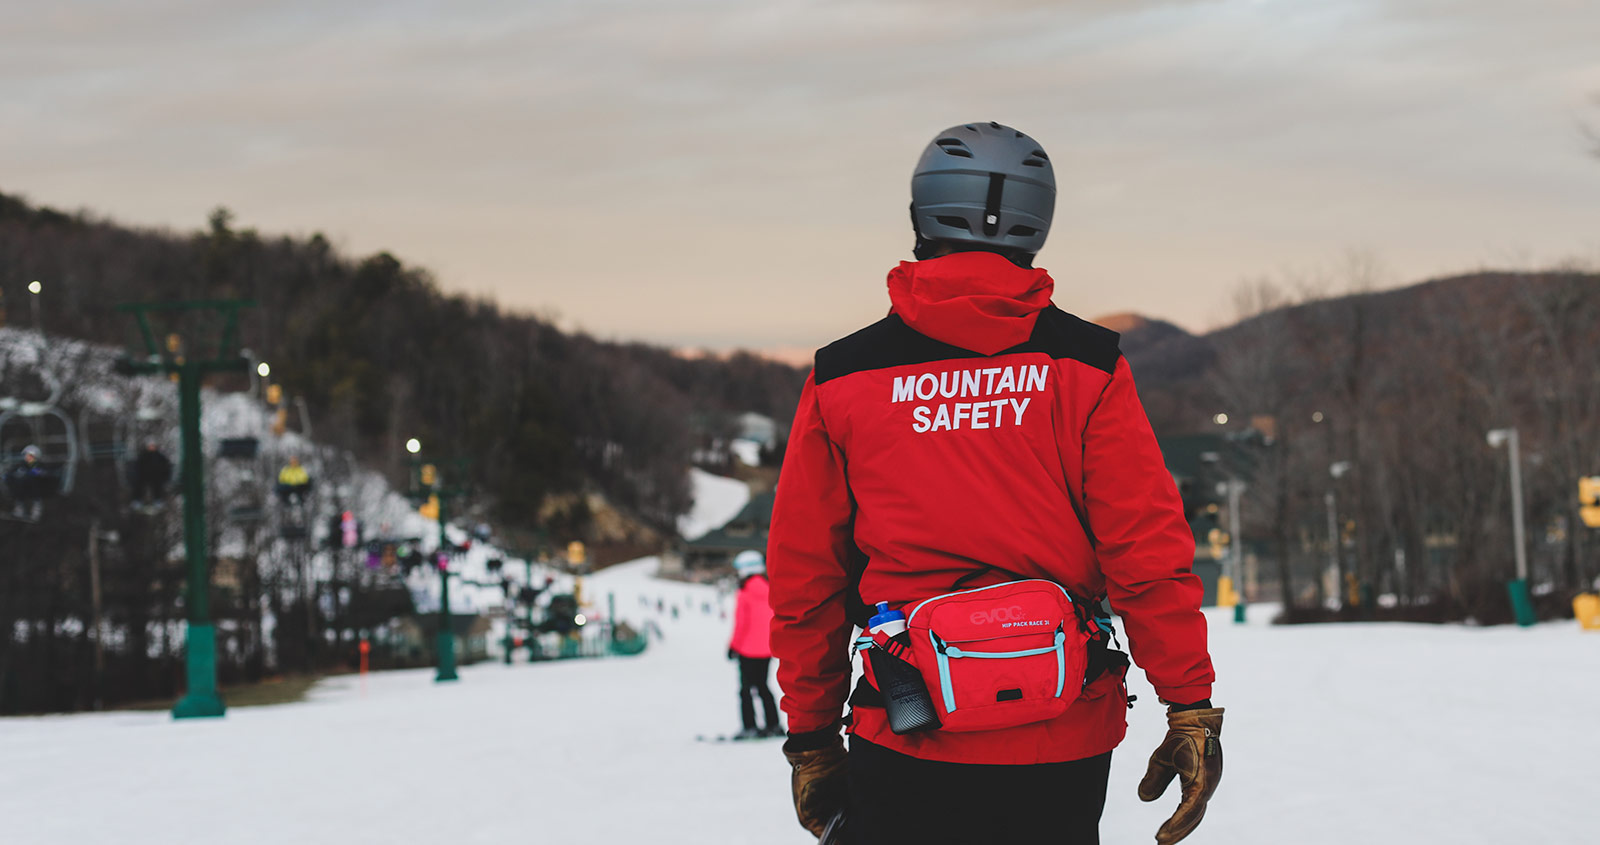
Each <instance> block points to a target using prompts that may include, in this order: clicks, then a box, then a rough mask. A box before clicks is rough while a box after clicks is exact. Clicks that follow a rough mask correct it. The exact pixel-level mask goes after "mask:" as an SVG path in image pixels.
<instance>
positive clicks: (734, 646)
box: [728, 550, 783, 739]
mask: <svg viewBox="0 0 1600 845" xmlns="http://www.w3.org/2000/svg"><path fill="white" fill-rule="evenodd" d="M733 569H734V572H736V573H738V575H739V602H738V605H737V606H736V607H735V608H734V611H733V637H732V639H730V640H729V641H728V659H729V660H734V659H737V660H738V661H739V715H740V717H741V718H743V719H744V729H743V730H741V731H739V733H738V734H736V735H735V736H734V738H735V739H756V738H758V737H764V736H783V725H781V724H779V722H778V702H777V701H776V700H775V699H774V698H773V697H772V688H771V687H770V686H768V685H767V678H768V671H769V668H770V666H771V664H772V642H771V634H772V608H771V607H770V606H769V605H768V604H767V589H768V587H767V561H766V558H765V557H763V556H762V554H761V553H760V552H758V551H754V550H747V551H743V552H740V553H739V554H738V555H737V556H735V557H734V559H733ZM755 695H760V696H761V704H762V706H763V707H764V708H765V710H766V714H765V715H766V721H765V722H764V723H763V727H761V728H757V727H756V702H755Z"/></svg>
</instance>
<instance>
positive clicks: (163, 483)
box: [128, 442, 172, 507]
mask: <svg viewBox="0 0 1600 845" xmlns="http://www.w3.org/2000/svg"><path fill="white" fill-rule="evenodd" d="M170 481H172V461H170V460H167V456H166V455H163V454H161V447H159V446H157V445H156V444H155V443H154V442H150V443H146V444H144V449H143V450H142V451H140V452H139V456H138V457H136V458H134V459H133V466H132V468H130V469H129V471H128V483H129V484H130V485H132V487H133V500H134V501H135V502H136V503H138V504H139V505H142V506H145V507H150V506H153V505H156V504H159V503H160V501H161V500H162V499H163V498H166V493H167V484H168V482H170Z"/></svg>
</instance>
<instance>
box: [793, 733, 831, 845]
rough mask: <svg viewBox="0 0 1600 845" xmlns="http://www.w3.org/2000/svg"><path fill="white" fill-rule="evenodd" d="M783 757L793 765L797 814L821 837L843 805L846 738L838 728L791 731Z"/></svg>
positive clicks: (795, 809) (804, 824)
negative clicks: (808, 731)
mask: <svg viewBox="0 0 1600 845" xmlns="http://www.w3.org/2000/svg"><path fill="white" fill-rule="evenodd" d="M783 756H785V757H787V758H789V765H790V766H792V767H794V774H793V775H792V776H791V777H790V781H789V782H790V786H791V787H792V788H793V789H794V814H795V815H796V816H797V817H799V819H800V826H801V827H803V828H805V829H806V830H809V831H811V833H812V834H813V835H815V836H817V837H821V836H822V833H823V831H824V830H826V829H827V827H828V822H829V820H831V819H832V818H833V816H834V814H835V813H837V812H839V810H841V809H843V808H844V801H845V789H846V775H845V752H844V740H843V739H841V738H840V737H839V729H838V728H837V727H834V728H830V729H827V730H821V731H812V732H810V733H800V734H790V735H789V739H788V741H787V742H785V743H784V744H783Z"/></svg>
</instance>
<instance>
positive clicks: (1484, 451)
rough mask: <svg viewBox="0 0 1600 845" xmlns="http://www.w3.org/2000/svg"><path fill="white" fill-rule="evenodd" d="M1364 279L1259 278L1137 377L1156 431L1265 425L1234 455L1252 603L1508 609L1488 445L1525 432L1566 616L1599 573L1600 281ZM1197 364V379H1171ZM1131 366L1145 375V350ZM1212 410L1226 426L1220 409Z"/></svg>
mask: <svg viewBox="0 0 1600 845" xmlns="http://www.w3.org/2000/svg"><path fill="white" fill-rule="evenodd" d="M1360 275H1361V274H1360V273H1359V272H1352V274H1351V278H1350V279H1349V280H1348V281H1350V282H1352V283H1353V284H1352V286H1353V287H1355V288H1357V290H1358V292H1356V293H1353V294H1350V295H1344V296H1331V295H1327V294H1326V293H1325V291H1326V286H1313V287H1312V288H1310V289H1308V290H1301V291H1298V292H1295V291H1292V290H1290V289H1289V288H1288V287H1287V286H1284V285H1278V284H1273V283H1270V282H1258V283H1253V284H1251V285H1249V286H1246V287H1245V288H1243V289H1242V290H1241V292H1240V306H1241V307H1240V311H1241V313H1242V314H1244V315H1246V316H1247V318H1246V319H1244V320H1242V321H1241V322H1240V323H1238V324H1237V325H1234V326H1231V327H1229V328H1226V329H1223V330H1221V331H1218V332H1215V333H1213V334H1211V335H1209V336H1206V337H1203V338H1190V339H1189V340H1188V343H1187V346H1186V347H1185V349H1184V353H1185V354H1183V355H1175V354H1174V351H1173V349H1172V347H1170V346H1168V347H1165V348H1164V349H1162V350H1160V355H1159V356H1157V357H1156V358H1154V359H1152V360H1151V361H1149V362H1148V363H1149V364H1150V366H1149V368H1148V372H1149V375H1150V377H1149V378H1143V379H1142V384H1141V392H1142V393H1144V394H1145V395H1146V396H1147V397H1150V399H1149V400H1147V401H1148V404H1149V405H1150V407H1151V408H1152V415H1153V416H1154V417H1155V423H1156V426H1157V429H1158V431H1166V432H1174V431H1206V430H1209V431H1211V432H1213V433H1231V434H1234V435H1236V436H1237V435H1239V434H1241V433H1242V432H1243V430H1244V429H1245V428H1247V427H1248V426H1250V425H1251V424H1252V422H1257V423H1262V422H1264V423H1265V427H1266V428H1267V429H1269V433H1270V437H1268V438H1261V437H1253V438H1244V439H1243V440H1242V441H1241V445H1240V447H1239V457H1238V462H1239V463H1240V464H1242V465H1243V466H1242V468H1241V469H1242V471H1244V472H1245V473H1246V474H1248V475H1249V476H1250V478H1251V487H1250V490H1249V492H1248V493H1247V494H1246V496H1245V499H1244V503H1243V508H1242V514H1243V516H1244V531H1243V533H1244V534H1245V536H1246V538H1247V539H1248V540H1250V541H1252V542H1253V543H1255V544H1256V547H1257V548H1258V549H1259V552H1260V553H1259V558H1260V559H1261V560H1262V562H1263V563H1264V564H1265V568H1264V571H1262V572H1261V579H1260V582H1261V591H1260V592H1261V595H1260V596H1259V597H1258V598H1261V599H1281V600H1282V601H1283V602H1284V603H1285V605H1286V606H1287V607H1289V608H1290V609H1291V616H1294V615H1296V610H1297V609H1298V616H1299V617H1300V618H1318V617H1320V615H1322V614H1323V613H1324V612H1326V609H1328V608H1334V607H1337V608H1338V609H1337V612H1338V613H1340V614H1342V615H1346V616H1355V617H1370V616H1379V617H1384V616H1388V617H1395V618H1415V619H1461V618H1474V619H1477V620H1479V621H1482V622H1500V621H1507V620H1508V619H1509V618H1510V604H1509V602H1508V600H1507V597H1506V591H1505V584H1506V581H1507V580H1509V579H1510V578H1512V577H1513V576H1514V574H1515V570H1514V565H1513V559H1514V554H1513V544H1512V523H1511V506H1510V485H1509V479H1508V476H1509V463H1508V456H1507V453H1506V451H1505V450H1503V449H1502V450H1496V449H1494V448H1491V447H1490V446H1489V445H1488V444H1487V443H1486V440H1485V438H1486V434H1487V432H1488V431H1489V430H1491V429H1497V428H1508V427H1515V428H1516V429H1517V430H1518V431H1519V433H1520V435H1521V441H1522V459H1523V466H1522V470H1523V481H1524V485H1525V495H1526V508H1525V511H1526V517H1527V525H1528V543H1527V548H1528V554H1529V561H1530V581H1531V582H1532V585H1533V587H1534V592H1535V597H1536V600H1537V601H1538V603H1539V604H1540V609H1541V612H1544V613H1548V614H1557V613H1570V600H1571V598H1572V596H1573V595H1574V594H1575V593H1576V592H1579V591H1581V590H1585V589H1593V588H1594V585H1595V579H1596V576H1600V560H1597V559H1596V551H1597V547H1596V542H1595V541H1596V539H1600V538H1596V537H1595V536H1594V534H1593V533H1592V529H1588V528H1586V527H1584V525H1583V523H1582V522H1581V520H1580V519H1579V514H1578V504H1579V503H1578V498H1577V480H1578V478H1579V477H1580V476H1586V475H1595V474H1600V365H1597V362H1596V360H1595V356H1594V354H1593V346H1592V341H1591V340H1589V335H1591V334H1592V333H1593V331H1594V330H1595V327H1596V326H1600V276H1597V275H1596V274H1593V273H1589V272H1585V271H1582V270H1579V269H1572V270H1558V271H1551V272H1544V273H1530V274H1507V273H1484V274H1479V275H1475V276H1468V277H1462V278H1456V279H1448V280H1441V281H1436V282H1430V283H1427V284H1423V285H1419V286H1415V287H1411V288H1406V289H1402V290H1394V291H1385V292H1381V293H1373V292H1359V291H1360V289H1361V288H1363V287H1364V285H1363V284H1362V281H1361V278H1360ZM1185 357H1186V358H1187V359H1188V360H1190V361H1198V362H1200V365H1199V369H1200V372H1201V373H1202V377H1200V378H1194V379H1173V378H1170V377H1168V375H1167V374H1168V373H1171V372H1174V371H1175V366H1176V365H1175V361H1176V360H1177V359H1178V358H1185ZM1130 360H1132V362H1133V365H1134V369H1135V374H1136V375H1139V374H1140V373H1141V372H1145V370H1144V369H1143V363H1142V362H1141V358H1140V354H1139V353H1138V352H1135V353H1133V354H1130ZM1177 369H1181V368H1177ZM1219 412H1221V413H1226V414H1228V415H1229V423H1228V425H1226V426H1218V425H1216V424H1215V423H1213V422H1212V421H1211V420H1212V418H1213V416H1214V415H1215V414H1216V413H1219ZM1335 465H1340V466H1339V468H1338V469H1339V472H1338V473H1337V477H1336V474H1335V473H1334V472H1332V471H1330V470H1331V468H1333V467H1334V466H1335ZM1330 495H1332V497H1333V511H1334V521H1335V524H1336V531H1335V533H1336V535H1337V537H1338V539H1337V541H1336V542H1335V541H1333V540H1330V537H1329V531H1328V516H1329V510H1330V508H1329V496H1330ZM1330 570H1331V572H1330ZM1330 575H1331V577H1329V576H1330ZM1352 587H1354V593H1353V594H1352V589H1351V588H1352ZM1380 596H1383V597H1388V598H1386V599H1385V601H1384V605H1385V606H1383V607H1375V606H1374V603H1375V602H1374V598H1375V597H1380ZM1352 599H1354V600H1352Z"/></svg>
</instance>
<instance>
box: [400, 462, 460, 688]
mask: <svg viewBox="0 0 1600 845" xmlns="http://www.w3.org/2000/svg"><path fill="white" fill-rule="evenodd" d="M406 451H407V452H410V453H411V465H412V468H413V470H414V473H413V475H412V493H411V497H412V499H413V500H416V501H419V502H422V503H424V506H429V505H431V506H433V507H434V508H436V510H435V511H434V514H433V516H434V518H436V519H437V520H438V521H439V547H438V551H437V552H436V554H435V561H434V562H435V565H437V566H438V567H439V633H438V634H437V635H435V637H434V646H435V648H436V649H437V650H438V652H439V657H438V673H437V674H436V675H435V676H434V681H436V682H443V681H456V680H460V676H459V675H457V674H456V636H455V630H454V628H453V627H452V626H453V624H454V623H453V621H452V620H451V616H450V564H449V558H448V557H447V556H446V554H445V549H446V548H448V547H449V545H450V538H449V535H448V533H447V531H446V529H447V528H448V527H449V525H450V515H449V510H448V508H449V506H448V504H447V503H448V502H449V501H450V500H451V499H454V498H457V497H459V496H462V495H465V494H466V491H465V490H463V489H461V488H445V487H444V486H443V485H441V484H440V483H439V474H438V470H437V469H436V468H435V467H434V466H433V464H424V463H422V458H421V455H420V453H421V452H422V443H421V441H419V440H417V439H416V438H415V437H413V438H411V439H410V440H407V441H406Z"/></svg>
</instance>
